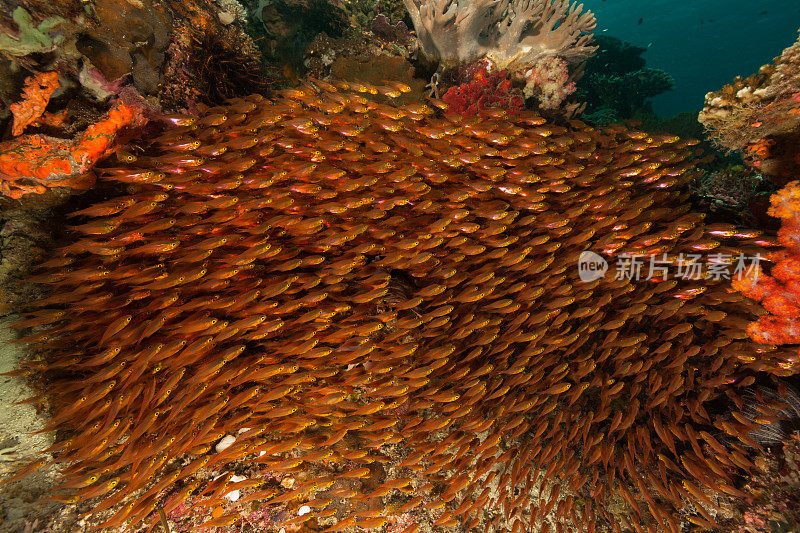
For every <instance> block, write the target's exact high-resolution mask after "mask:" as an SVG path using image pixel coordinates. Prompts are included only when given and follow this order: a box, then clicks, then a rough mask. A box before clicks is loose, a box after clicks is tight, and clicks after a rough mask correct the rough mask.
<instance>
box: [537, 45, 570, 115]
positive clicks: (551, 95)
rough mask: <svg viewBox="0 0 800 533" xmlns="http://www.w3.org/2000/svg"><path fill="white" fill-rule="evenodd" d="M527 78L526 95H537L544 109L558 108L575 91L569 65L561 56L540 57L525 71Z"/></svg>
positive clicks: (540, 105)
mask: <svg viewBox="0 0 800 533" xmlns="http://www.w3.org/2000/svg"><path fill="white" fill-rule="evenodd" d="M525 78H526V83H525V96H526V97H528V98H530V97H532V96H537V98H538V100H539V107H541V108H542V109H557V108H558V107H559V106H560V105H561V103H562V102H563V101H564V99H565V98H566V97H567V96H569V95H571V94H572V93H574V92H575V82H574V81H571V80H570V76H569V66H568V65H567V62H566V61H565V60H564V59H562V58H560V57H553V56H551V57H546V58H543V59H540V60H539V61H538V62H537V63H536V64H535V65H534V66H533V68H531V69H530V70H528V71H526V72H525Z"/></svg>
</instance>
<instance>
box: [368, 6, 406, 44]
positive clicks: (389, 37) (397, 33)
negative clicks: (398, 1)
mask: <svg viewBox="0 0 800 533" xmlns="http://www.w3.org/2000/svg"><path fill="white" fill-rule="evenodd" d="M369 29H370V31H372V33H374V34H375V35H377V36H378V37H380V38H381V39H383V40H384V41H388V42H391V43H397V44H400V45H406V44H408V43H409V41H411V32H410V31H409V29H408V26H406V23H405V22H403V21H402V20H401V21H398V22H397V23H396V24H392V21H391V20H390V19H389V17H387V16H386V15H384V14H382V13H380V14H378V15H377V16H376V17H375V18H374V19H373V20H372V22H371V23H370V26H369Z"/></svg>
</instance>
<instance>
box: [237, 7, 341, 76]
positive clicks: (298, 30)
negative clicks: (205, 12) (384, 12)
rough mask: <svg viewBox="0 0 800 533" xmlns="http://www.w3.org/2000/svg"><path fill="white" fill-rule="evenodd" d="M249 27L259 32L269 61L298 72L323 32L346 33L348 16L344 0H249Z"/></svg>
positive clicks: (261, 44)
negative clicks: (312, 45)
mask: <svg viewBox="0 0 800 533" xmlns="http://www.w3.org/2000/svg"><path fill="white" fill-rule="evenodd" d="M245 5H246V7H247V8H248V11H249V12H250V22H249V24H248V27H249V28H250V30H249V32H250V34H252V35H255V36H258V40H257V45H258V47H259V48H260V50H261V53H262V54H263V56H264V58H266V59H267V60H268V61H269V62H270V63H272V64H277V65H282V66H284V67H285V68H287V69H292V70H294V71H295V72H297V73H302V72H303V70H304V66H303V57H304V54H305V50H306V48H308V46H309V45H310V44H311V43H312V42H313V41H314V39H315V38H316V37H317V36H318V35H321V34H325V35H327V36H328V37H330V38H332V39H338V38H340V37H342V36H344V34H345V32H346V31H347V29H348V27H349V24H348V16H347V11H346V8H345V5H344V3H343V2H329V1H326V0H277V1H274V2H271V1H266V0H258V1H256V0H248V1H247V2H246V3H245Z"/></svg>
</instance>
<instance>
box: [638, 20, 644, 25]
mask: <svg viewBox="0 0 800 533" xmlns="http://www.w3.org/2000/svg"><path fill="white" fill-rule="evenodd" d="M642 22H644V19H643V18H640V19H639V22H637V24H639V25H640V26H641V25H642Z"/></svg>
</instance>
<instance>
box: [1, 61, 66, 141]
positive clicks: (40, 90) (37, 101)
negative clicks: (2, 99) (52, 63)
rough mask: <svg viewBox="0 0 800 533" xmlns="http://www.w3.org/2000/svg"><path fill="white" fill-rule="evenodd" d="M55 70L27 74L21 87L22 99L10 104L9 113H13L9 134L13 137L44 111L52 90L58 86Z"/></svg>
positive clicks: (19, 133)
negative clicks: (31, 74)
mask: <svg viewBox="0 0 800 533" xmlns="http://www.w3.org/2000/svg"><path fill="white" fill-rule="evenodd" d="M58 85H59V83H58V73H57V72H39V73H37V74H35V75H33V76H28V78H27V79H26V80H25V87H24V88H23V89H22V100H20V101H19V102H18V103H16V104H11V113H13V115H14V127H13V129H12V131H11V134H12V135H14V136H15V137H16V136H17V135H21V134H22V132H23V130H24V129H25V127H26V126H28V125H29V124H32V123H34V122H36V121H37V120H38V119H39V117H41V116H42V114H43V113H44V108H45V107H47V102H49V101H50V96H52V95H53V91H55V90H56V89H57V88H58Z"/></svg>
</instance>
